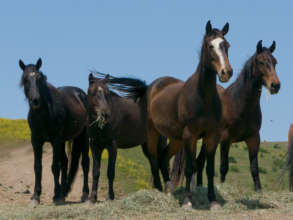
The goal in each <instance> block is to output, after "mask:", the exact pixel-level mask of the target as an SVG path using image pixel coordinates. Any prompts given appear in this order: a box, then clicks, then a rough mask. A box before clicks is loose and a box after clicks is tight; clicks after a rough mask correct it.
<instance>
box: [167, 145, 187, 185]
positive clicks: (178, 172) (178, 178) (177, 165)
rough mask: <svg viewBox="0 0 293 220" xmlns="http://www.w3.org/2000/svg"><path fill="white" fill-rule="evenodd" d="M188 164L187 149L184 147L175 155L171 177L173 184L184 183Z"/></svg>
mask: <svg viewBox="0 0 293 220" xmlns="http://www.w3.org/2000/svg"><path fill="white" fill-rule="evenodd" d="M185 166H186V158H185V150H184V148H183V149H182V150H181V151H180V152H178V153H177V154H176V155H175V158H174V161H173V166H172V170H171V173H170V178H171V182H172V184H173V186H175V187H176V186H178V184H180V185H182V184H183V180H184V170H185Z"/></svg>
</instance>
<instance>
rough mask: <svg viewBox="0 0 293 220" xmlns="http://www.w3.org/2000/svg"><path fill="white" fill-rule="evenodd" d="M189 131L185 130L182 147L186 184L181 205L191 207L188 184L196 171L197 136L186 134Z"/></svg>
mask: <svg viewBox="0 0 293 220" xmlns="http://www.w3.org/2000/svg"><path fill="white" fill-rule="evenodd" d="M188 134H189V131H185V136H184V149H185V155H186V166H185V177H186V186H185V194H184V201H183V206H186V207H191V206H192V204H191V202H190V200H191V192H190V184H191V179H192V175H193V173H194V172H195V171H196V145H197V136H193V138H192V137H191V136H190V135H188Z"/></svg>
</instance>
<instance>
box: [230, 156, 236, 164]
mask: <svg viewBox="0 0 293 220" xmlns="http://www.w3.org/2000/svg"><path fill="white" fill-rule="evenodd" d="M229 162H230V163H237V160H236V159H235V158H234V157H233V156H229Z"/></svg>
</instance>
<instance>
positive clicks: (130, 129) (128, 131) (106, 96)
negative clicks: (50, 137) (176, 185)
mask: <svg viewBox="0 0 293 220" xmlns="http://www.w3.org/2000/svg"><path fill="white" fill-rule="evenodd" d="M95 75H96V76H97V77H94V75H93V74H92V73H91V74H90V75H89V88H88V95H87V99H88V117H89V122H88V123H89V128H88V131H89V137H90V146H91V150H92V155H93V185H92V192H91V196H90V201H91V202H96V201H97V191H98V183H99V177H100V164H101V155H102V152H103V150H104V149H105V148H106V149H107V150H108V153H109V159H108V170H107V176H108V180H109V198H110V199H111V200H113V199H114V190H113V182H114V178H115V162H116V156H117V148H122V149H126V148H132V147H136V146H138V145H142V149H143V152H144V154H145V156H146V157H147V158H148V159H149V161H150V164H151V167H153V166H154V165H153V160H152V158H150V157H149V153H148V152H147V148H146V144H145V143H146V139H147V116H146V115H147V110H146V102H145V101H144V98H142V99H138V100H137V96H140V93H141V89H140V87H142V88H144V87H145V82H143V81H140V80H136V79H127V78H116V77H113V76H110V75H106V74H103V73H98V72H95ZM125 80H127V82H128V83H131V84H132V85H135V87H136V88H135V89H134V90H132V97H131V98H124V97H120V96H119V95H118V94H116V93H115V92H114V91H112V90H111V89H109V88H108V84H109V85H112V87H114V88H115V86H118V87H120V86H121V84H120V82H123V81H125ZM142 92H144V91H142ZM163 141H166V140H165V139H163V138H162V139H161V141H160V144H161V146H158V148H163V147H164V146H165V145H166V142H164V143H163ZM163 144H164V146H163ZM152 170H153V169H152ZM166 172H167V170H166ZM153 180H154V186H155V187H156V188H157V189H158V190H162V187H161V185H160V177H159V176H154V178H153Z"/></svg>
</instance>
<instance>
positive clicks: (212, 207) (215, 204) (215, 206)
mask: <svg viewBox="0 0 293 220" xmlns="http://www.w3.org/2000/svg"><path fill="white" fill-rule="evenodd" d="M220 209H222V206H221V205H220V204H219V203H218V202H216V201H214V202H212V203H211V205H210V210H211V211H214V210H220Z"/></svg>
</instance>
